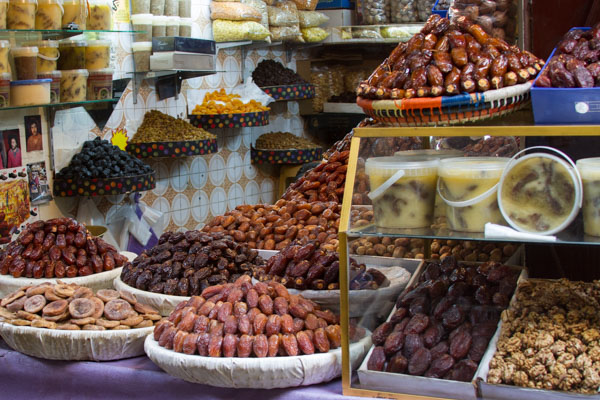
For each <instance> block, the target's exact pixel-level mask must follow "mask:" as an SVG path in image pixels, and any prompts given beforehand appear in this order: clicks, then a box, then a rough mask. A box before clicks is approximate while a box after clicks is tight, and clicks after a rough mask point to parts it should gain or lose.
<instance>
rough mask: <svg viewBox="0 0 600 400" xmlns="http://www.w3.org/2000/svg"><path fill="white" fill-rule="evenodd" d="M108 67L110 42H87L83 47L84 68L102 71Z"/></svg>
mask: <svg viewBox="0 0 600 400" xmlns="http://www.w3.org/2000/svg"><path fill="white" fill-rule="evenodd" d="M109 66H110V41H109V40H89V41H88V42H87V46H86V47H85V68H87V69H103V68H108V67H109Z"/></svg>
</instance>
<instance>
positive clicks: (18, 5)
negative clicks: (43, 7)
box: [6, 0, 37, 29]
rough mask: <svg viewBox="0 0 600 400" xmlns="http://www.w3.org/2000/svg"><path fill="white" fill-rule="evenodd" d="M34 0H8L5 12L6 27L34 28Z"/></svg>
mask: <svg viewBox="0 0 600 400" xmlns="http://www.w3.org/2000/svg"><path fill="white" fill-rule="evenodd" d="M36 8H37V1H36V0H10V1H9V2H8V11H7V13H6V28H7V29H35V10H36Z"/></svg>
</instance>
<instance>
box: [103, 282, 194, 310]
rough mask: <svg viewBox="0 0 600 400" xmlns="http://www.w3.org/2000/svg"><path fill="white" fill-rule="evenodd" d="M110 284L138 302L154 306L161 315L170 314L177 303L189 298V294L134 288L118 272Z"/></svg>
mask: <svg viewBox="0 0 600 400" xmlns="http://www.w3.org/2000/svg"><path fill="white" fill-rule="evenodd" d="M112 285H113V286H114V288H115V289H116V290H122V291H124V292H127V293H130V294H133V295H134V296H135V298H136V299H137V301H138V302H139V303H142V304H146V305H149V306H152V307H154V308H156V309H157V310H158V313H159V314H160V315H162V316H163V317H166V316H168V315H169V314H171V312H172V311H173V310H174V309H175V307H177V304H179V303H181V302H182V301H187V300H189V299H190V297H189V296H172V295H170V294H162V293H152V292H148V291H146V290H140V289H137V288H134V287H132V286H129V285H128V284H126V283H125V282H123V281H122V280H121V275H120V274H119V275H118V276H117V277H116V278H114V280H113V284H112Z"/></svg>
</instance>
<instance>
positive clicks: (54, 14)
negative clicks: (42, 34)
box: [35, 0, 64, 29]
mask: <svg viewBox="0 0 600 400" xmlns="http://www.w3.org/2000/svg"><path fill="white" fill-rule="evenodd" d="M63 12H64V10H63V2H62V0H38V7H37V11H36V12H35V29H60V28H61V25H62V16H63Z"/></svg>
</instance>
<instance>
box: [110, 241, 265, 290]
mask: <svg viewBox="0 0 600 400" xmlns="http://www.w3.org/2000/svg"><path fill="white" fill-rule="evenodd" d="M264 262H265V261H264V260H263V259H262V258H261V257H259V256H258V252H257V251H256V250H252V249H251V248H249V247H248V246H247V245H245V244H240V243H236V242H235V241H234V240H233V238H231V237H230V236H226V235H225V234H223V233H222V232H215V233H205V232H200V231H187V232H185V233H182V232H166V233H164V234H163V235H162V236H161V237H160V238H159V240H158V244H157V245H156V246H154V247H152V248H151V249H147V250H144V252H143V253H142V254H140V255H139V256H138V257H136V259H135V260H133V262H131V263H127V264H126V265H125V267H124V268H123V271H122V272H121V280H122V281H123V282H125V283H126V284H128V285H129V286H133V287H136V288H138V289H140V290H146V291H150V292H153V293H163V294H169V295H175V296H196V295H198V294H200V293H201V292H202V291H203V290H204V289H206V288H207V287H209V286H213V285H220V284H223V283H227V282H234V281H235V280H236V279H237V278H239V277H240V276H241V275H248V276H249V275H251V274H252V269H253V268H255V267H257V266H260V265H264Z"/></svg>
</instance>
